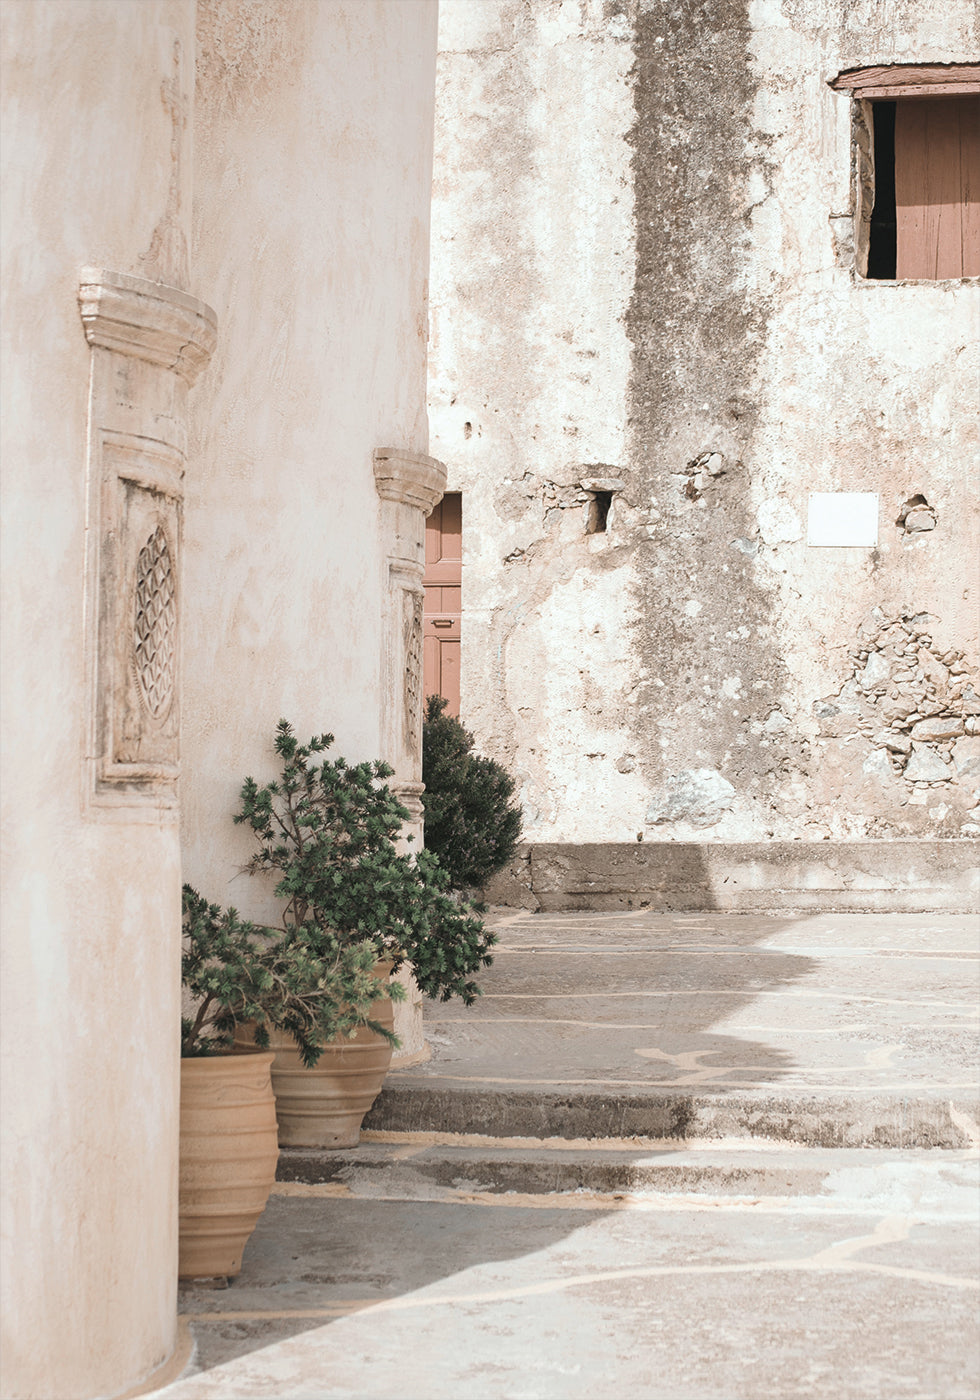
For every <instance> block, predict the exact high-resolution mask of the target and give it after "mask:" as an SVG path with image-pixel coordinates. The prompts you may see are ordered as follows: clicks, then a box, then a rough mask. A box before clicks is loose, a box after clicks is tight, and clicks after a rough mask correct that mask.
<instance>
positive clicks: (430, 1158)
mask: <svg viewBox="0 0 980 1400" xmlns="http://www.w3.org/2000/svg"><path fill="white" fill-rule="evenodd" d="M397 1136H398V1135H394V1134H393V1135H391V1140H390V1141H385V1142H378V1141H368V1142H362V1143H361V1144H360V1145H359V1146H358V1147H356V1148H348V1149H335V1150H331V1149H314V1148H286V1149H283V1151H282V1153H281V1154H280V1159H279V1168H278V1172H277V1177H276V1179H277V1181H279V1182H284V1183H306V1184H310V1185H314V1184H323V1183H336V1184H338V1185H339V1186H344V1187H346V1188H348V1189H349V1190H350V1191H351V1192H352V1193H354V1194H357V1195H371V1194H373V1193H376V1192H377V1191H379V1190H381V1191H383V1192H384V1193H385V1194H389V1195H390V1194H396V1195H399V1196H409V1197H410V1196H413V1195H425V1194H427V1193H428V1191H429V1190H430V1189H431V1188H432V1187H436V1188H444V1189H446V1190H451V1191H454V1192H460V1191H466V1192H474V1193H483V1194H488V1193H489V1194H498V1193H504V1192H519V1193H522V1194H542V1195H545V1194H546V1195H553V1194H568V1193H573V1192H583V1191H586V1192H594V1193H599V1194H604V1195H612V1194H615V1193H617V1192H655V1193H661V1194H687V1195H690V1194H694V1195H700V1194H710V1195H713V1196H738V1197H745V1196H759V1195H762V1196H785V1195H811V1196H817V1195H822V1194H825V1193H826V1192H827V1191H828V1189H832V1188H833V1182H834V1181H835V1180H836V1179H838V1178H839V1176H840V1174H841V1173H852V1174H853V1173H854V1172H861V1171H862V1170H863V1171H867V1170H868V1169H869V1168H872V1169H874V1170H876V1171H878V1172H880V1171H881V1170H882V1169H883V1167H884V1165H885V1164H886V1163H887V1164H888V1166H890V1167H894V1166H895V1165H896V1164H901V1166H902V1167H903V1168H904V1169H908V1168H917V1167H918V1168H929V1169H931V1170H933V1171H935V1170H936V1169H939V1168H942V1167H943V1166H946V1165H951V1164H955V1163H958V1162H962V1161H964V1160H965V1159H966V1158H968V1157H969V1156H971V1155H972V1154H971V1153H962V1152H960V1153H954V1152H950V1151H948V1150H945V1151H944V1150H933V1151H921V1150H919V1151H912V1152H887V1153H886V1152H878V1153H875V1152H869V1151H867V1150H866V1149H843V1150H839V1151H828V1150H826V1149H824V1148H813V1149H796V1148H793V1147H788V1148H784V1149H782V1150H770V1151H758V1150H753V1148H752V1146H751V1145H750V1144H749V1145H745V1146H738V1147H733V1146H731V1145H728V1146H727V1147H726V1149H725V1150H722V1151H718V1150H715V1151H712V1150H711V1149H710V1147H709V1145H707V1144H703V1145H701V1146H691V1145H687V1146H686V1147H684V1148H678V1147H676V1146H671V1145H669V1144H659V1145H652V1144H636V1145H634V1146H632V1147H627V1146H620V1147H615V1148H611V1147H604V1148H597V1149H592V1150H589V1149H585V1150H583V1149H581V1148H575V1149H572V1150H566V1149H563V1148H560V1147H555V1146H553V1145H548V1144H541V1145H540V1146H537V1147H523V1148H516V1147H513V1146H510V1147H499V1148H494V1147H492V1146H489V1145H482V1146H474V1145H459V1146H456V1145H452V1144H447V1143H441V1142H440V1143H426V1142H424V1141H414V1142H407V1143H406V1142H399V1141H398V1140H397Z"/></svg>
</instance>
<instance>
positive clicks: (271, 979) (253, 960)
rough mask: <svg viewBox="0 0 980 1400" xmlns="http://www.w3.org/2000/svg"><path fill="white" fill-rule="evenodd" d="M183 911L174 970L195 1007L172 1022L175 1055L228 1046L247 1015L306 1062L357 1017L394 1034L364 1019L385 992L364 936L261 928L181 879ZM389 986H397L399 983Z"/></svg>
mask: <svg viewBox="0 0 980 1400" xmlns="http://www.w3.org/2000/svg"><path fill="white" fill-rule="evenodd" d="M183 912H184V948H183V954H182V957H181V976H182V979H183V983H184V986H185V987H186V988H187V989H188V991H189V992H190V993H191V995H192V996H193V997H194V1000H195V1002H196V1003H197V1007H196V1014H195V1016H194V1018H193V1019H190V1018H184V1019H182V1021H181V1054H182V1055H185V1056H186V1055H209V1054H222V1053H223V1052H228V1051H230V1050H231V1047H232V1043H233V1041H234V1035H235V1027H236V1025H239V1024H241V1023H243V1022H246V1021H252V1022H254V1023H255V1039H256V1042H257V1043H258V1044H259V1045H261V1046H265V1045H268V1043H269V1026H275V1027H276V1028H277V1029H279V1030H284V1031H289V1032H290V1033H291V1034H292V1035H293V1037H294V1038H295V1040H296V1042H297V1044H298V1046H299V1049H300V1052H301V1054H302V1056H303V1060H304V1061H305V1063H306V1064H308V1065H314V1064H316V1062H317V1060H318V1059H319V1056H320V1052H321V1050H322V1049H323V1046H324V1045H325V1044H326V1043H327V1041H328V1040H332V1039H333V1037H334V1036H336V1035H349V1034H352V1033H353V1032H354V1031H356V1030H357V1028H358V1026H362V1025H365V1024H367V1025H369V1026H370V1027H371V1028H372V1030H375V1031H378V1032H380V1034H382V1035H384V1036H387V1037H388V1039H393V1037H392V1036H391V1033H390V1032H389V1031H388V1030H386V1028H385V1027H384V1026H382V1025H379V1024H378V1023H376V1022H375V1021H371V1020H368V1019H367V1011H368V1008H369V1007H370V1006H371V1003H372V1002H373V1001H375V1000H376V999H377V998H378V997H383V996H386V995H388V994H389V988H388V979H387V976H386V975H385V976H379V975H378V973H377V972H376V971H375V963H376V961H377V956H376V953H375V949H374V946H373V944H371V942H370V941H368V940H363V941H361V942H356V943H350V944H346V945H345V944H343V943H341V942H339V940H336V939H333V940H332V939H330V938H329V937H328V936H327V935H326V933H325V931H324V930H314V929H312V928H311V927H309V926H307V927H300V928H294V929H291V930H289V931H288V932H287V931H284V930H279V929H271V928H265V927H262V926H261V925H258V924H253V923H251V922H249V921H248V920H246V919H240V918H239V917H238V913H237V911H236V910H234V909H224V910H223V909H222V908H221V907H220V905H217V904H209V903H208V902H207V900H206V899H202V898H201V896H200V895H199V894H198V893H197V891H196V890H193V889H191V887H190V885H185V886H184V893H183ZM390 990H391V992H392V993H394V994H395V995H396V996H397V995H398V993H402V995H404V992H403V990H402V988H401V987H400V986H397V985H396V986H394V987H392V988H391V989H390Z"/></svg>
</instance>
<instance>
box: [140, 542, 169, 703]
mask: <svg viewBox="0 0 980 1400" xmlns="http://www.w3.org/2000/svg"><path fill="white" fill-rule="evenodd" d="M133 664H134V665H135V667H136V679H137V681H138V682H139V690H140V698H141V699H142V701H143V703H144V704H145V705H146V707H147V709H148V710H149V712H150V715H151V716H152V718H153V719H155V720H163V719H166V717H167V715H168V714H169V713H170V708H171V706H172V705H173V703H174V694H175V684H176V671H177V580H176V577H175V572H174V563H173V557H172V555H171V552H170V544H169V542H168V540H167V535H166V531H165V530H164V528H163V526H162V525H158V526H157V527H156V529H155V530H154V531H153V534H152V535H151V536H150V538H149V539H148V540H147V542H146V544H145V545H144V546H143V548H142V549H141V550H140V552H139V557H138V558H137V560H136V608H135V617H134V620H133Z"/></svg>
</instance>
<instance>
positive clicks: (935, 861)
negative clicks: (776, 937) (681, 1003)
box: [484, 840, 980, 914]
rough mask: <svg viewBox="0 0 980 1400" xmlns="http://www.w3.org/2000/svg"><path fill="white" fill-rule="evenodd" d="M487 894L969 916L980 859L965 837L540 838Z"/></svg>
mask: <svg viewBox="0 0 980 1400" xmlns="http://www.w3.org/2000/svg"><path fill="white" fill-rule="evenodd" d="M484 897H485V898H486V900H487V902H488V903H490V904H500V905H506V906H509V907H517V908H525V909H540V910H542V911H561V910H576V909H592V910H617V909H638V908H649V909H651V910H652V911H654V912H669V911H672V910H694V909H697V910H708V909H715V910H723V911H728V912H731V913H767V912H772V913H788V912H793V911H802V912H807V911H812V912H814V913H817V912H828V913H907V914H919V913H931V914H938V913H948V914H966V913H973V912H975V911H977V910H980V865H978V846H977V843H976V842H974V841H967V840H963V841H957V840H952V841H760V842H746V843H743V844H728V843H720V842H719V843H711V842H682V841H645V842H636V843H631V842H609V843H594V844H591V843H583V844H567V845H566V844H538V845H527V846H525V847H523V848H522V849H521V850H520V851H519V852H518V854H517V856H516V857H515V859H514V861H513V862H512V863H511V865H510V866H509V867H508V868H507V870H505V871H504V872H502V873H501V875H498V876H496V877H495V878H494V880H492V881H491V882H490V884H489V885H488V886H487V888H486V890H485V891H484Z"/></svg>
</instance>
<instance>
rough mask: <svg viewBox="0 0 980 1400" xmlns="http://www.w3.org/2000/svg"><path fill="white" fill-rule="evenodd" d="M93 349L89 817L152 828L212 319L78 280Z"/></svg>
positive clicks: (197, 306)
mask: <svg viewBox="0 0 980 1400" xmlns="http://www.w3.org/2000/svg"><path fill="white" fill-rule="evenodd" d="M79 310H80V313H81V318H82V325H83V327H84V330H85V336H86V339H87V340H88V342H89V344H90V345H91V347H92V377H91V390H90V400H89V414H90V442H91V448H90V455H89V460H88V464H87V468H88V491H89V516H90V520H91V522H92V528H91V530H90V531H89V536H88V551H87V558H86V601H87V607H86V612H87V618H88V628H89V633H88V639H87V641H88V649H87V654H88V661H89V669H90V677H91V680H90V694H91V697H92V708H91V715H90V727H89V734H90V746H89V750H88V757H87V769H88V781H87V784H86V801H87V803H88V805H89V807H90V809H91V810H92V811H93V812H94V811H95V809H99V808H102V809H110V812H108V813H106V815H111V809H115V810H116V812H117V813H118V814H119V815H122V813H121V810H120V809H125V812H126V819H127V820H129V819H136V820H142V819H146V820H156V819H157V817H158V816H159V814H160V812H161V811H162V810H164V809H167V808H171V809H173V808H175V805H176V795H177V794H176V784H177V776H178V772H179V760H180V674H179V658H180V647H179V620H180V619H179V609H180V590H179V565H180V537H181V510H182V502H183V492H184V484H183V477H184V463H185V442H186V422H185V418H186V401H187V390H188V388H189V387H190V385H191V384H193V382H194V380H195V379H196V378H197V376H198V374H199V373H200V371H201V370H202V369H203V368H204V366H205V365H206V364H207V361H208V358H209V356H210V354H211V350H212V348H213V346H214V340H215V316H214V312H213V311H211V310H210V308H209V307H207V306H205V305H204V304H203V303H201V302H199V301H197V300H195V298H193V297H190V296H188V295H187V294H186V293H185V292H182V291H180V290H178V289H177V288H174V287H167V286H164V285H163V284H161V283H158V282H148V281H145V280H144V279H141V278H137V277H131V276H128V275H123V274H121V273H114V272H107V271H104V270H101V269H93V268H86V269H85V270H84V271H83V273H82V276H81V280H80V285H79Z"/></svg>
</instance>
